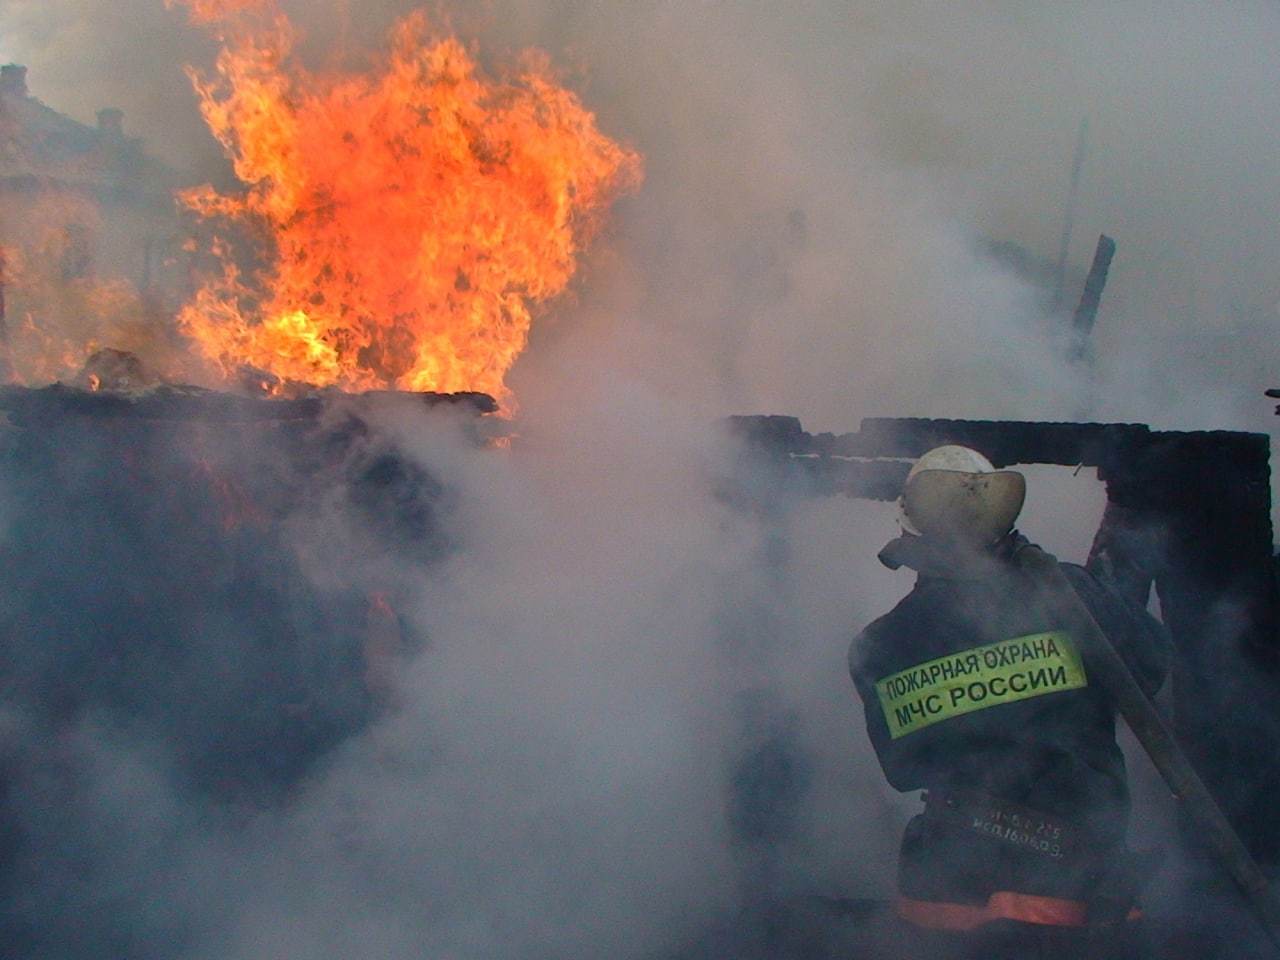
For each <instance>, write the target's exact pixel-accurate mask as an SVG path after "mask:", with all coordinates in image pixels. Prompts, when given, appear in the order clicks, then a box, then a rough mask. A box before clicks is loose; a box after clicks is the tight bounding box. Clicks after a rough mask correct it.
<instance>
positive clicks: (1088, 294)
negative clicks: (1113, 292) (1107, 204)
mask: <svg viewBox="0 0 1280 960" xmlns="http://www.w3.org/2000/svg"><path fill="white" fill-rule="evenodd" d="M1115 255H1116V242H1115V241H1114V240H1112V239H1111V238H1110V237H1108V236H1107V235H1106V234H1105V233H1104V234H1102V235H1101V236H1099V237H1098V246H1097V248H1096V249H1095V250H1094V252H1093V265H1092V266H1091V267H1090V268H1089V276H1088V277H1087V278H1086V279H1085V282H1084V293H1083V294H1082V295H1081V297H1080V304H1079V306H1077V307H1076V313H1075V317H1074V318H1073V320H1072V326H1073V327H1074V328H1075V333H1076V336H1077V337H1078V338H1079V340H1080V342H1079V344H1078V345H1077V349H1078V350H1083V348H1084V341H1085V340H1087V339H1088V337H1089V334H1091V333H1092V332H1093V324H1094V321H1096V320H1097V319H1098V307H1099V305H1100V304H1101V303H1102V291H1103V289H1104V288H1105V287H1106V285H1107V274H1108V273H1109V272H1110V270H1111V260H1112V258H1113V257H1115Z"/></svg>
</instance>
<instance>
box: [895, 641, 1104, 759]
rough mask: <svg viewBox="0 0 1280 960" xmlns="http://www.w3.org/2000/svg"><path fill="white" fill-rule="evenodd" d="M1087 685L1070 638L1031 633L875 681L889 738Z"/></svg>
mask: <svg viewBox="0 0 1280 960" xmlns="http://www.w3.org/2000/svg"><path fill="white" fill-rule="evenodd" d="M1088 685H1089V681H1088V678H1086V677H1085V672H1084V664H1083V663H1081V661H1080V652H1079V650H1077V649H1076V645H1075V642H1074V641H1073V640H1072V639H1071V635H1070V634H1068V633H1065V632H1062V631H1056V632H1053V633H1033V634H1029V635H1027V636H1025V637H1014V638H1013V639H1012V640H1001V641H1000V642H999V643H991V644H987V645H986V646H982V647H973V648H972V649H970V650H962V651H960V652H959V653H952V654H948V655H947V656H945V657H939V658H938V659H936V660H929V661H926V662H925V663H918V664H916V665H915V666H914V667H908V668H907V669H906V670H902V671H900V672H898V673H895V674H891V675H890V676H887V677H884V678H883V679H881V680H877V681H876V695H877V696H878V697H879V698H880V706H881V707H882V708H883V710H884V719H885V723H887V724H888V726H889V736H891V737H892V738H893V739H895V740H896V739H898V737H903V736H906V735H907V734H909V733H915V731H917V730H920V729H923V728H924V727H927V726H929V725H931V724H934V723H938V722H939V721H942V720H949V719H950V718H952V717H958V716H961V715H963V714H966V713H973V712H974V711H975V710H985V709H987V708H988V707H996V706H999V705H1001V704H1004V703H1016V702H1017V701H1019V700H1029V699H1030V698H1032V697H1042V696H1044V695H1045V694H1047V693H1057V692H1059V691H1061V690H1078V689H1080V688H1081V687H1086V686H1088Z"/></svg>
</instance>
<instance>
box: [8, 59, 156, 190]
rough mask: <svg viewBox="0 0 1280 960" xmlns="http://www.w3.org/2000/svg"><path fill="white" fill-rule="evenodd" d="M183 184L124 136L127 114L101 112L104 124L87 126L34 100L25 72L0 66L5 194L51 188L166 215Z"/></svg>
mask: <svg viewBox="0 0 1280 960" xmlns="http://www.w3.org/2000/svg"><path fill="white" fill-rule="evenodd" d="M178 180H179V177H178V174H177V173H176V171H174V170H173V169H171V168H170V167H168V166H167V165H165V164H164V163H162V162H161V161H159V160H157V159H156V158H154V157H152V156H150V155H149V154H147V153H146V151H145V150H144V149H143V145H142V141H141V140H140V139H137V138H133V137H126V136H125V133H124V113H123V111H121V110H117V109H115V108H113V107H108V108H105V109H102V110H99V111H98V125H97V126H96V127H90V126H87V125H85V124H83V123H80V122H78V121H76V120H73V119H71V118H70V117H68V116H65V115H64V114H61V113H59V112H58V111H57V110H54V109H53V108H52V107H49V106H47V105H45V104H44V103H42V102H41V101H40V100H39V99H37V98H36V97H34V96H32V95H31V93H30V91H29V90H28V88H27V68H26V67H24V66H21V65H19V64H14V63H10V64H6V65H4V66H3V67H0V191H24V190H25V191H30V190H35V189H41V188H48V187H51V186H52V187H56V188H59V189H63V190H71V191H76V192H80V193H84V194H87V195H90V196H93V197H94V198H95V199H98V200H111V199H118V200H127V201H132V202H135V203H138V202H144V203H149V204H156V205H162V206H164V207H166V208H168V207H171V206H172V190H173V188H174V187H175V186H176V185H177V184H178Z"/></svg>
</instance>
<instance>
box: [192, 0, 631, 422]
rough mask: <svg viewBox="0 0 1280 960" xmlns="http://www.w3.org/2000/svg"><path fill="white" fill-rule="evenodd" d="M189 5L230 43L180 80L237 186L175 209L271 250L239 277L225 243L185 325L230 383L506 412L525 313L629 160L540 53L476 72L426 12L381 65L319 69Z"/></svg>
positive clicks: (282, 42)
mask: <svg viewBox="0 0 1280 960" xmlns="http://www.w3.org/2000/svg"><path fill="white" fill-rule="evenodd" d="M188 5H189V6H191V7H192V14H193V18H194V19H197V20H199V21H200V22H206V23H209V22H216V23H217V24H218V26H219V28H221V29H223V30H224V31H225V36H226V39H225V46H224V48H223V50H222V52H221V54H220V56H219V58H218V62H217V77H215V78H212V79H209V78H200V77H197V76H195V75H194V74H193V80H194V82H195V84H196V89H197V92H198V94H199V96H200V100H201V104H202V110H203V112H204V116H205V119H206V120H207V122H208V124H209V126H210V129H211V130H212V131H213V133H214V134H215V135H216V136H217V137H218V139H219V140H220V141H221V142H222V143H223V145H224V146H225V147H226V148H227V150H228V151H229V153H230V155H231V157H232V158H233V160H234V162H235V170H236V173H237V175H238V177H239V178H240V180H241V181H243V183H244V184H245V190H244V192H243V193H241V194H238V195H228V194H222V193H218V192H216V191H215V190H213V189H212V188H211V187H204V188H201V189H198V190H194V191H190V192H188V193H186V194H184V196H183V200H184V201H185V203H186V204H187V205H188V206H189V207H191V208H192V209H194V210H195V211H197V212H198V213H199V214H200V215H202V216H204V217H207V218H212V219H216V220H221V221H223V222H226V223H229V224H235V225H237V226H239V227H242V228H243V227H248V228H249V229H251V230H253V231H262V233H263V234H264V235H265V239H266V240H267V247H268V249H269V251H270V253H269V255H268V257H267V260H268V266H267V267H265V268H264V269H262V270H260V271H258V272H256V273H252V274H250V273H248V272H245V271H242V270H241V268H240V267H238V266H237V264H236V261H234V260H233V259H232V258H231V256H230V255H229V253H227V251H225V250H224V251H223V256H222V262H223V263H224V264H225V269H224V271H223V272H222V273H221V275H219V276H217V277H215V278H213V279H211V280H209V281H208V282H206V283H205V284H204V286H203V288H202V289H200V290H199V291H198V293H197V295H196V297H195V298H194V299H193V301H192V302H191V303H190V304H189V305H188V306H187V307H186V308H185V309H184V310H183V311H182V313H181V315H180V317H179V322H180V325H181V327H182V329H183V331H184V332H185V333H186V334H188V335H189V336H190V337H191V338H193V339H194V341H195V342H196V343H197V344H198V347H199V349H200V351H201V352H202V353H203V355H204V356H205V357H206V358H207V359H208V360H210V361H212V362H213V363H214V364H215V365H216V366H217V367H218V368H219V369H220V371H221V373H222V375H223V376H225V377H228V378H239V379H243V375H244V373H245V371H246V369H252V370H256V371H260V372H264V373H266V374H269V375H270V376H268V377H267V378H266V379H265V381H264V382H267V383H271V382H274V380H277V379H278V380H284V381H301V382H304V383H310V384H317V385H330V384H335V385H338V386H342V387H345V388H355V389H370V388H382V387H397V388H401V389H411V390H440V391H456V390H480V391H484V392H487V393H490V394H493V395H495V396H497V397H499V398H500V399H502V400H504V401H506V400H507V399H508V395H507V390H506V388H505V386H504V384H503V379H504V376H505V375H506V373H507V371H508V370H509V369H510V367H511V365H512V363H513V362H514V361H515V360H516V358H517V357H518V356H519V354H520V353H521V351H522V350H523V349H524V347H525V344H526V342H527V339H528V333H529V327H530V324H531V322H532V310H533V309H534V308H535V306H536V305H537V304H539V303H541V302H543V301H546V300H548V299H550V298H552V297H555V296H556V295H557V294H559V293H561V292H562V291H564V289H565V288H566V286H567V285H568V283H569V281H570V279H571V278H572V276H573V273H574V270H575V268H576V266H577V258H578V254H579V252H580V250H581V249H582V245H583V244H584V243H585V242H586V241H587V240H589V239H590V237H591V236H592V235H593V233H594V232H595V231H596V230H597V229H598V227H599V225H600V216H601V214H602V213H603V211H604V210H605V209H606V208H607V206H608V204H609V203H610V201H611V200H612V199H613V198H614V197H615V196H616V195H617V193H618V192H619V191H620V190H622V189H625V188H628V187H633V186H635V185H636V184H638V182H639V178H640V175H641V174H640V170H641V161H640V157H639V156H638V155H637V154H635V153H634V152H631V151H629V150H627V149H626V148H624V147H622V146H620V145H619V144H617V143H615V142H614V141H612V140H610V139H609V138H608V137H606V136H604V135H603V134H602V133H600V131H599V130H598V129H597V128H596V124H595V118H594V116H593V115H592V114H591V113H590V112H589V111H587V110H586V109H585V108H584V107H583V106H582V104H581V103H580V102H579V100H578V99H577V97H575V96H574V95H573V94H572V93H570V92H568V91H567V90H565V89H563V88H562V87H560V86H558V85H557V84H556V82H555V81H554V79H553V78H552V76H551V71H550V68H549V66H548V65H547V64H546V62H545V60H542V59H538V58H536V57H533V56H529V57H526V59H525V62H524V63H523V64H522V66H521V68H520V70H519V72H518V74H517V75H515V76H513V77H512V78H511V79H508V80H495V79H491V78H488V77H486V76H485V75H484V74H483V73H482V72H481V71H480V69H479V68H478V66H477V65H476V63H475V61H474V60H473V59H472V57H471V55H470V54H469V53H468V51H467V50H466V48H465V47H464V46H463V45H462V44H461V43H460V42H459V41H458V40H456V39H453V38H449V37H445V38H433V37H431V36H430V35H429V33H428V29H427V23H426V20H425V18H424V17H423V16H422V15H421V14H415V15H412V16H410V17H408V18H406V19H405V20H403V21H401V22H400V23H399V24H398V25H397V27H396V28H395V30H394V32H393V35H392V45H391V53H390V56H389V58H388V61H387V62H386V64H385V65H384V66H383V67H382V68H381V69H380V70H378V71H376V72H373V73H370V74H363V75H350V74H323V75H322V74H317V73H314V72H311V71H310V70H308V69H306V68H305V67H303V66H302V65H301V64H299V63H298V62H297V60H296V58H295V57H294V55H293V53H292V42H293V34H292V30H291V28H290V26H289V24H288V22H287V21H286V20H285V19H284V17H283V16H282V15H280V14H279V13H278V12H276V11H275V10H274V7H272V6H271V5H270V4H269V3H266V2H260V0H248V2H246V0H224V2H221V3H220V2H218V0H188Z"/></svg>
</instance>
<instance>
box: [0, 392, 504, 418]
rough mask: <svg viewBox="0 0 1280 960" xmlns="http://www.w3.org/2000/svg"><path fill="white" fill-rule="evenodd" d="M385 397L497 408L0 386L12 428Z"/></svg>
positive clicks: (294, 414) (224, 414)
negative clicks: (75, 420)
mask: <svg viewBox="0 0 1280 960" xmlns="http://www.w3.org/2000/svg"><path fill="white" fill-rule="evenodd" d="M389 399H406V400H411V401H416V402H419V403H421V404H422V405H424V406H428V407H435V406H457V407H463V408H470V411H471V412H473V413H475V414H486V413H493V412H494V411H496V410H497V409H498V405H497V403H496V402H495V401H494V399H493V398H492V397H490V396H488V395H487V394H483V393H399V392H396V391H390V390H376V391H370V392H367V393H360V394H345V393H342V392H341V391H337V390H323V391H317V392H316V393H314V394H312V395H310V396H306V397H300V398H268V397H262V398H258V397H244V396H237V395H235V394H230V393H221V392H219V391H216V390H205V389H203V388H200V387H190V386H170V385H165V386H160V387H156V388H154V389H151V390H145V391H139V392H115V391H107V390H100V391H93V390H83V389H80V388H78V387H69V386H67V385H65V384H61V383H55V384H53V385H52V386H49V387H41V388H29V387H17V386H7V387H0V410H4V411H7V412H8V413H9V416H10V419H11V420H13V421H14V422H15V423H18V424H23V423H28V422H40V421H47V420H50V419H53V418H58V417H68V416H76V417H101V418H116V417H131V418H134V419H138V420H176V421H212V422H218V423H243V422H253V421H287V420H314V419H316V418H317V417H319V416H320V415H321V413H322V412H323V411H324V410H325V409H326V407H328V406H330V405H331V404H333V403H335V402H339V401H343V400H347V401H353V402H355V403H369V402H374V403H377V402H385V401H386V400H389Z"/></svg>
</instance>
